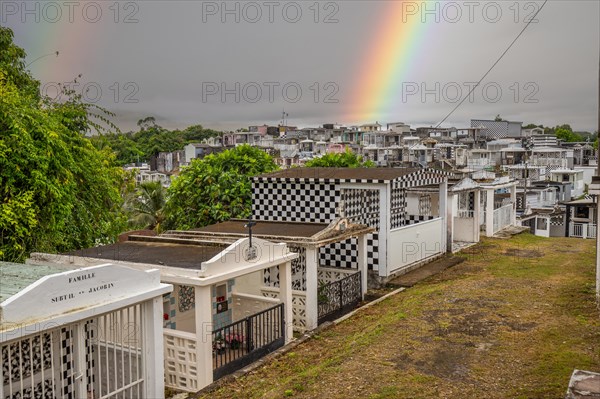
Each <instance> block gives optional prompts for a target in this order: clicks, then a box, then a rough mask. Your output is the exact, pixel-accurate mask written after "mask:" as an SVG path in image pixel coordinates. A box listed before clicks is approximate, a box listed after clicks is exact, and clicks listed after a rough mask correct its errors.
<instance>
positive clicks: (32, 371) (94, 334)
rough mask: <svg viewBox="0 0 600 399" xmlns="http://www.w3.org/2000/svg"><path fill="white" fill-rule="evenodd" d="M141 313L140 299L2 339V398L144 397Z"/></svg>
mask: <svg viewBox="0 0 600 399" xmlns="http://www.w3.org/2000/svg"><path fill="white" fill-rule="evenodd" d="M142 318H143V317H142V312H141V305H139V304H138V305H134V306H130V307H128V308H124V309H121V310H118V311H115V312H112V313H109V314H105V315H102V316H99V317H95V318H93V319H88V320H84V321H81V322H77V323H73V324H69V325H66V326H62V327H58V328H55V329H51V330H47V331H45V332H42V333H39V334H34V335H28V336H27V337H25V338H21V339H17V340H14V341H9V342H6V343H4V344H2V348H1V352H0V358H1V363H2V369H1V370H0V398H1V399H17V398H19V399H29V398H42V399H46V398H47V399H53V398H66V399H82V398H87V399H109V398H110V399H113V398H114V399H126V398H127V399H129V398H142V397H143V388H144V385H143V384H144V377H143V376H144V372H145V370H144V369H143V368H144V361H143V349H144V345H143V342H142V341H143V339H142V337H143V334H142V331H141V326H142V325H143V320H142Z"/></svg>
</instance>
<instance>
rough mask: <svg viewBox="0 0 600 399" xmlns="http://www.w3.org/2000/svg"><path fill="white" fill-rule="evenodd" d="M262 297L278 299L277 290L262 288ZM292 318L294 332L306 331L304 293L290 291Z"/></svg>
mask: <svg viewBox="0 0 600 399" xmlns="http://www.w3.org/2000/svg"><path fill="white" fill-rule="evenodd" d="M260 290H261V292H262V295H263V296H264V297H267V298H279V288H275V287H262V288H261V289H260ZM292 316H293V317H292V318H293V323H294V331H299V332H305V331H306V292H305V291H296V290H292Z"/></svg>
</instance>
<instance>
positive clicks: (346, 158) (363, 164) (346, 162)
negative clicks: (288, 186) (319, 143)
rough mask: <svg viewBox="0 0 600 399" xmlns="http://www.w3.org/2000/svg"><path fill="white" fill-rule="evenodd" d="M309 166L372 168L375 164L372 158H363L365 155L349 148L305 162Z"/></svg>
mask: <svg viewBox="0 0 600 399" xmlns="http://www.w3.org/2000/svg"><path fill="white" fill-rule="evenodd" d="M305 166H307V167H310V168H312V167H321V168H371V167H374V166H375V164H374V163H373V161H370V160H363V157H361V156H360V155H356V154H355V153H353V152H352V151H350V150H349V149H346V151H345V152H343V153H331V154H326V155H323V156H322V157H319V158H315V159H311V160H310V161H308V162H306V163H305Z"/></svg>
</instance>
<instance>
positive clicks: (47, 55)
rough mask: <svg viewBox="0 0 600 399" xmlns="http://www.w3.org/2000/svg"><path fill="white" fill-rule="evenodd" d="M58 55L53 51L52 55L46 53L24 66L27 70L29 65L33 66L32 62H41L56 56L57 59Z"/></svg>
mask: <svg viewBox="0 0 600 399" xmlns="http://www.w3.org/2000/svg"><path fill="white" fill-rule="evenodd" d="M58 54H59V53H58V51H55V52H53V53H48V54H44V55H41V56H39V57H37V58H36V59H35V60H33V61H31V62H30V63H29V64H27V65H25V68H27V67H28V66H29V65H31V64H33V63H34V62H36V61H39V60H41V59H42V58H46V57H49V56H51V55H56V56H57V57H58Z"/></svg>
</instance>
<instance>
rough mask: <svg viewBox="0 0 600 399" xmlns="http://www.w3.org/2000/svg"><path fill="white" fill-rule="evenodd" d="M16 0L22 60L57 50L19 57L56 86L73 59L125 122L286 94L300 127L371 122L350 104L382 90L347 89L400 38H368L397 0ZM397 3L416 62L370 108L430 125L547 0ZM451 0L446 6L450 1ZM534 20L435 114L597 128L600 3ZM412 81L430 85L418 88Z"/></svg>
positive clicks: (235, 112) (212, 122)
mask: <svg viewBox="0 0 600 399" xmlns="http://www.w3.org/2000/svg"><path fill="white" fill-rule="evenodd" d="M26 3H27V6H25V5H24V4H25V3H24V2H22V1H5V0H3V1H0V24H2V25H3V26H8V27H10V28H12V29H13V30H14V32H15V42H16V43H17V44H18V45H20V46H21V47H23V48H25V50H26V51H27V53H28V61H33V60H35V59H36V58H37V57H40V56H42V55H44V54H48V53H51V52H53V51H60V55H59V56H58V57H54V56H48V57H44V58H41V59H39V60H37V61H35V62H33V63H32V64H31V65H30V67H29V68H30V69H31V71H32V72H33V74H34V75H35V76H36V77H38V78H39V79H40V80H41V81H42V83H43V84H44V88H45V91H46V92H47V93H48V94H49V95H55V93H56V91H55V84H56V83H58V82H68V81H70V80H71V79H73V78H74V77H75V76H76V75H78V74H83V77H82V78H81V79H80V86H78V89H80V90H84V87H85V89H87V91H85V93H84V95H85V97H87V98H88V99H89V100H92V101H97V103H98V104H99V105H102V106H104V107H106V108H108V109H110V110H111V111H113V112H115V113H116V114H117V116H116V121H117V123H118V125H119V126H120V127H121V129H122V130H129V129H134V128H135V123H136V121H137V120H139V119H141V118H143V117H145V116H149V115H152V116H155V117H156V118H157V120H158V121H159V123H160V124H161V125H163V126H166V127H170V128H175V127H180V128H182V127H185V126H188V125H191V124H196V123H201V124H203V125H204V126H207V127H213V128H226V129H230V128H231V129H234V128H239V127H244V126H248V125H252V124H262V123H268V124H272V123H278V122H279V121H280V119H281V113H282V110H283V109H285V111H286V112H287V113H288V114H289V117H288V120H289V123H290V124H292V125H298V126H311V125H313V126H314V125H320V124H323V123H340V124H346V125H351V124H358V123H366V122H373V121H371V120H361V119H360V118H359V117H357V114H356V113H355V112H353V111H350V110H354V109H356V107H357V106H358V105H360V104H361V103H363V102H367V103H373V102H374V101H375V100H376V99H368V98H367V99H364V98H363V99H357V98H356V96H355V95H353V93H355V92H356V87H357V86H358V85H360V83H361V81H362V80H363V79H367V78H369V77H366V76H363V75H362V74H361V65H364V64H365V63H370V62H381V63H389V62H393V61H392V60H393V58H394V55H395V54H396V53H397V52H398V51H401V50H397V49H394V48H390V49H389V51H388V52H385V53H381V52H379V53H377V51H375V49H376V48H377V44H378V43H379V41H380V40H386V38H381V37H377V32H378V27H380V26H381V24H385V23H386V22H385V21H386V17H388V16H389V15H388V13H390V12H391V10H394V9H396V10H397V9H398V4H397V3H399V2H398V1H396V2H394V1H393V0H390V1H321V2H318V3H317V2H316V1H312V0H311V1H297V2H288V1H272V2H269V1H256V2H247V1H242V2H236V1H227V2H221V1H218V2H206V1H119V2H117V1H113V0H105V1H97V2H89V1H83V2H79V1H71V2H68V1H56V2H54V1H41V2H36V1H28V2H26ZM404 3H405V4H404V7H405V8H403V10H404V11H405V14H403V15H404V17H405V18H406V21H403V20H402V18H399V19H398V20H397V23H398V24H403V23H404V24H408V23H409V22H410V21H412V22H414V21H419V19H420V22H418V23H419V24H422V26H420V27H419V29H420V31H421V32H423V33H421V34H419V36H418V40H417V41H416V42H415V43H416V44H415V46H414V47H415V48H414V49H413V50H412V51H406V52H403V53H402V54H403V55H404V57H405V58H407V57H408V58H410V60H407V61H410V62H409V63H410V64H411V65H412V67H411V68H409V69H402V70H400V69H399V70H398V72H397V75H396V77H397V78H399V80H401V81H402V83H401V84H399V85H398V86H394V91H395V94H394V95H393V96H391V97H389V98H385V99H383V101H382V102H383V104H384V105H383V106H382V107H381V108H380V109H379V110H378V111H379V112H378V113H377V116H376V118H377V119H378V120H379V122H391V121H403V122H406V123H410V124H412V125H431V124H437V123H438V122H439V121H440V120H441V119H442V118H443V117H444V116H445V115H446V114H447V113H448V112H449V111H450V110H451V109H452V108H453V107H454V106H455V104H456V99H457V98H458V95H459V94H462V95H466V94H467V92H468V90H469V87H470V86H469V84H470V83H469V82H475V81H477V80H478V79H479V78H480V77H481V76H482V75H483V73H484V72H485V71H486V70H487V69H488V68H489V67H490V66H491V65H492V63H493V62H494V61H495V60H496V58H497V57H498V56H499V55H500V54H501V53H502V51H504V49H505V48H506V47H507V46H508V44H509V43H510V42H511V41H512V40H513V39H514V38H515V36H516V35H517V34H518V33H519V31H520V30H521V29H522V27H523V26H524V21H525V20H526V18H527V16H528V15H529V14H530V13H531V12H532V11H534V10H535V9H537V8H539V6H540V5H541V4H542V3H543V2H542V1H519V2H517V1H498V2H489V1H484V2H460V1H459V2H438V3H432V2H428V3H429V4H428V5H427V7H429V9H430V10H431V9H433V10H434V11H433V13H430V14H425V13H423V7H425V5H424V3H423V2H421V1H418V2H404ZM409 3H411V4H410V6H409ZM449 3H452V7H453V8H445V7H449V6H448V4H449ZM489 3H494V7H493V8H490V6H489V5H488V6H486V5H487V4H489ZM432 4H433V5H432ZM495 5H498V7H496V6H495ZM457 9H459V10H461V12H462V15H461V16H460V17H457V14H456V13H455V10H457ZM484 9H485V10H486V11H487V14H486V13H484V11H483V10H484ZM497 9H500V10H501V16H498V17H496V15H495V14H494V13H495V11H496V10H497ZM227 10H233V12H232V13H226V12H225V11H227ZM236 10H237V11H236ZM317 10H318V15H317ZM409 10H410V11H411V12H412V14H410V15H409ZM415 10H417V11H415ZM470 10H472V12H469V11H470ZM298 11H300V12H301V15H299V14H298ZM413 14H414V15H413ZM410 18H413V19H410ZM415 18H418V19H415ZM236 19H237V21H236ZM423 19H424V20H425V23H423V22H422V21H423ZM452 19H453V20H452ZM537 19H538V21H537V22H536V23H532V24H531V25H530V26H529V28H528V30H527V31H526V32H525V33H524V34H523V36H522V37H521V38H520V39H519V40H518V41H517V43H516V44H515V45H514V46H513V47H512V48H511V50H510V51H509V52H508V54H507V55H506V56H505V58H504V59H503V60H502V61H501V62H500V63H499V64H498V65H497V67H496V68H495V69H494V70H493V72H492V73H491V74H490V75H489V76H488V77H487V79H486V80H484V82H483V83H484V84H486V86H482V87H480V88H478V89H476V90H475V91H474V93H473V97H472V100H471V99H469V100H467V101H466V102H465V103H464V104H463V105H462V106H461V107H460V108H459V109H458V110H457V111H456V112H455V113H454V114H453V115H452V116H451V117H450V118H449V119H448V121H447V122H446V123H445V125H451V126H465V125H466V124H468V122H469V119H471V118H493V117H494V116H495V115H496V114H500V115H502V116H503V117H504V118H508V119H511V120H519V121H523V122H526V123H528V122H536V123H543V124H545V125H555V124H558V123H569V124H571V125H572V126H573V127H574V128H575V129H579V130H596V124H597V101H598V100H597V96H598V95H597V91H598V52H599V49H600V30H599V29H600V28H599V20H600V2H598V1H557V0H550V1H548V3H547V4H546V6H545V7H544V9H543V10H542V11H541V13H540V14H539V15H538V18H537ZM223 20H224V21H223ZM295 20H296V22H293V21H295ZM326 21H328V22H330V23H326ZM336 21H337V22H336ZM383 79H386V77H383ZM236 83H237V84H239V86H236ZM392 83H393V79H390V84H392ZM224 86H225V87H224ZM223 88H225V89H227V90H229V91H228V92H227V94H225V96H224V98H223V96H222V95H223V92H222V89H223ZM258 88H260V92H259V91H258ZM284 88H285V90H284ZM298 89H300V90H301V91H302V94H301V96H299V95H298V91H297V90H298ZM422 89H427V90H429V91H428V92H427V93H426V95H424V96H423V94H424V93H423V91H422ZM498 90H500V91H501V93H499V91H498ZM459 91H460V92H459ZM236 97H238V98H236ZM327 99H328V100H337V102H331V101H326V100H327ZM296 100H297V101H296Z"/></svg>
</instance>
